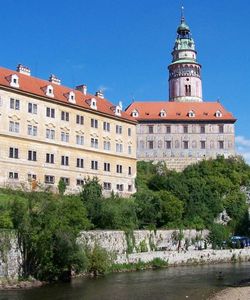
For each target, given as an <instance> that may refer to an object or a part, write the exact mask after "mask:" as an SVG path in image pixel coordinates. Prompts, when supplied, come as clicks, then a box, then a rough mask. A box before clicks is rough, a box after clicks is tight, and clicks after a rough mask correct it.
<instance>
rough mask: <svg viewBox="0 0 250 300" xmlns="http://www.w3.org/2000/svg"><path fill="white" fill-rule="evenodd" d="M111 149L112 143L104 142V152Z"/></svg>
mask: <svg viewBox="0 0 250 300" xmlns="http://www.w3.org/2000/svg"><path fill="white" fill-rule="evenodd" d="M110 148H111V143H110V141H104V142H103V149H104V150H110Z"/></svg>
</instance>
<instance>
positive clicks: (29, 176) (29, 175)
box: [28, 173, 36, 181]
mask: <svg viewBox="0 0 250 300" xmlns="http://www.w3.org/2000/svg"><path fill="white" fill-rule="evenodd" d="M32 180H36V174H31V173H28V181H32Z"/></svg>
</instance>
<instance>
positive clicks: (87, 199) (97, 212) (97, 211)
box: [80, 177, 103, 227]
mask: <svg viewBox="0 0 250 300" xmlns="http://www.w3.org/2000/svg"><path fill="white" fill-rule="evenodd" d="M80 197H81V199H82V201H83V204H84V206H85V207H86V209H87V216H88V218H89V219H90V221H91V222H92V224H93V226H94V227H99V226H100V216H101V208H102V202H103V197H102V186H101V185H100V183H99V180H98V178H97V177H93V178H92V179H90V178H87V179H86V180H85V183H84V185H83V190H82V192H81V194H80Z"/></svg>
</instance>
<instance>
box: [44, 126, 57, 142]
mask: <svg viewBox="0 0 250 300" xmlns="http://www.w3.org/2000/svg"><path fill="white" fill-rule="evenodd" d="M46 138H47V139H50V140H54V139H55V130H54V129H48V128H47V129H46Z"/></svg>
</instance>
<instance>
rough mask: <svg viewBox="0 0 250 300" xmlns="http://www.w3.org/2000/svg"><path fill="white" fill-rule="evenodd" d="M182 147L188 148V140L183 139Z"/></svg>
mask: <svg viewBox="0 0 250 300" xmlns="http://www.w3.org/2000/svg"><path fill="white" fill-rule="evenodd" d="M183 148H184V149H188V141H183Z"/></svg>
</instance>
